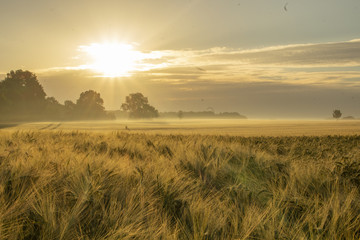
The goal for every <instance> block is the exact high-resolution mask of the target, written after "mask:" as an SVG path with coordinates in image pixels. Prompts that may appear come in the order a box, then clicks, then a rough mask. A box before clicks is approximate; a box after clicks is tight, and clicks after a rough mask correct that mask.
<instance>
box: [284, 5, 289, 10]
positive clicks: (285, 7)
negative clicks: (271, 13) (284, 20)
mask: <svg viewBox="0 0 360 240" xmlns="http://www.w3.org/2000/svg"><path fill="white" fill-rule="evenodd" d="M287 5H288V3H286V4H285V6H284V10H285V11H287Z"/></svg>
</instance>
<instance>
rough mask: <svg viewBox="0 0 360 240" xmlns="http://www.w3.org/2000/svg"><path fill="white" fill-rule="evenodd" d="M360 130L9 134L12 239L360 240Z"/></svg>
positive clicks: (0, 176)
mask: <svg viewBox="0 0 360 240" xmlns="http://www.w3.org/2000/svg"><path fill="white" fill-rule="evenodd" d="M359 143H360V137H359V136H328V137H253V138H242V137H226V136H200V135H190V136H182V135H143V134H127V133H122V132H118V133H111V134H105V135H104V134H98V133H90V132H14V133H1V134H0V206H1V208H0V238H1V239H291V238H294V239H301V238H305V239H306V238H308V239H326V238H332V239H342V238H343V239H359V238H360V201H359V199H360V193H359V190H360V162H359V156H360V149H359V146H360V144H359Z"/></svg>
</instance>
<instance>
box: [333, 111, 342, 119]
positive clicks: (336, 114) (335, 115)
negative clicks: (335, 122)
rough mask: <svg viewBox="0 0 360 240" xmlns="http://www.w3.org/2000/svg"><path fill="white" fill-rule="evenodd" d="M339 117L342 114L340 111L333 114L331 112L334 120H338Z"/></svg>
mask: <svg viewBox="0 0 360 240" xmlns="http://www.w3.org/2000/svg"><path fill="white" fill-rule="evenodd" d="M341 115H342V113H341V112H340V110H338V109H335V110H334V112H333V117H334V118H336V119H339V118H341Z"/></svg>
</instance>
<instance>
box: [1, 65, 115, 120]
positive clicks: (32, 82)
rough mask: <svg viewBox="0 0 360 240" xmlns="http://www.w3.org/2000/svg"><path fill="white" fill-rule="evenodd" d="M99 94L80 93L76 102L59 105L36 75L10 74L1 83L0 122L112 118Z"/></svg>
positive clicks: (24, 73)
mask: <svg viewBox="0 0 360 240" xmlns="http://www.w3.org/2000/svg"><path fill="white" fill-rule="evenodd" d="M103 104H104V101H103V99H102V98H101V97H100V94H99V93H97V92H95V91H93V90H88V91H86V92H83V93H81V94H80V97H79V99H78V100H77V101H76V103H74V102H72V101H70V100H67V101H65V102H64V104H61V103H59V102H58V101H57V100H56V99H55V98H54V97H48V96H47V94H46V93H45V91H44V89H43V87H42V86H41V84H40V83H39V81H38V80H37V77H36V75H35V74H34V73H32V72H29V71H23V70H16V71H11V72H10V73H8V74H6V77H5V79H4V80H2V81H0V112H1V115H0V120H2V121H29V120H31V121H34V120H77V119H113V118H114V115H112V114H108V113H106V111H105V108H104V106H103Z"/></svg>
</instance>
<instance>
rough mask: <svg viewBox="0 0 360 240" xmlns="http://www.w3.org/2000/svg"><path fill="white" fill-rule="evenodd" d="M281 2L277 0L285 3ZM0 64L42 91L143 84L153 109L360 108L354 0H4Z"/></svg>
mask: <svg viewBox="0 0 360 240" xmlns="http://www.w3.org/2000/svg"><path fill="white" fill-rule="evenodd" d="M285 6H286V7H285ZM0 8H1V9H2V14H1V15H0V31H1V32H2V34H1V35H0V52H1V58H0V73H2V74H6V73H7V72H9V71H10V70H16V69H23V70H30V71H33V72H35V73H36V74H37V75H38V78H39V81H40V82H41V84H42V85H43V86H44V89H45V92H46V93H47V94H48V95H49V96H54V97H55V98H56V99H58V100H59V101H60V102H63V101H64V100H67V99H70V100H73V101H74V100H76V99H77V98H78V97H79V95H80V93H81V92H83V91H86V90H88V89H93V90H95V91H98V92H100V93H101V96H102V97H103V98H104V101H105V107H106V108H107V109H119V108H120V105H121V103H122V102H123V101H124V99H125V96H126V95H128V94H129V93H132V92H142V93H144V95H146V96H148V97H149V100H150V103H151V104H153V105H154V106H155V107H157V108H158V109H159V110H160V111H178V110H186V111H190V110H194V111H202V110H206V109H207V108H209V107H211V108H213V109H215V111H217V112H221V111H238V112H240V113H242V114H244V115H247V116H248V117H255V118H257V117H259V118H260V117H266V118H298V117H304V118H326V117H331V113H332V110H333V109H335V108H339V109H341V110H342V112H343V113H344V115H353V116H358V117H359V116H360V95H359V90H360V89H359V87H360V30H359V27H358V23H359V22H360V2H359V1H358V0H345V1H337V0H318V1H310V0H302V1H295V0H289V1H281V0H279V1H268V0H258V1H253V0H237V1H235V0H221V1H220V0H171V1H169V0H152V1H148V0H138V1H130V0H116V1H115V0H111V1H109V0H104V1H95V0H87V1H85V0H77V1H70V0H63V1H55V0H33V1H20V0H2V1H1V2H0Z"/></svg>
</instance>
